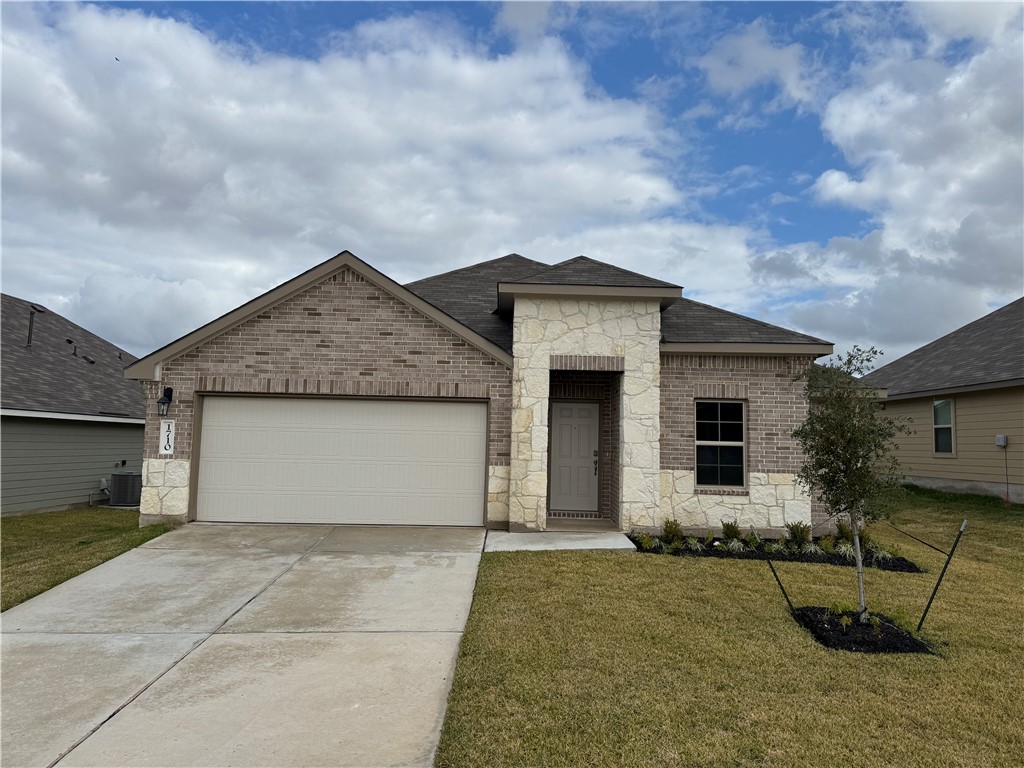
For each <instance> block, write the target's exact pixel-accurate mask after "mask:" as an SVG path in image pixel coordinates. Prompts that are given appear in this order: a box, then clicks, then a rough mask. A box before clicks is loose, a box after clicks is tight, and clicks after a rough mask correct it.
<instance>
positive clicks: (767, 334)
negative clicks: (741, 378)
mask: <svg viewBox="0 0 1024 768" xmlns="http://www.w3.org/2000/svg"><path fill="white" fill-rule="evenodd" d="M661 336H662V339H663V340H664V341H666V342H673V343H711V342H720V343H740V344H742V343H748V344H749V343H761V344H828V343H829V342H827V341H823V340H822V339H817V338H815V337H814V336H807V335H806V334H803V333H797V332H796V331H789V330H786V329H785V328H780V327H779V326H777V325H769V324H768V323H764V322H761V321H760V320H754V319H753V318H751V317H744V316H743V315H737V314H736V313H734V312H728V311H726V310H724V309H718V307H712V306H710V305H708V304H701V303H700V302H699V301H693V300H692V299H680V300H679V301H677V302H676V303H675V304H673V305H672V306H671V307H669V308H668V309H666V310H665V311H664V312H662V314H661Z"/></svg>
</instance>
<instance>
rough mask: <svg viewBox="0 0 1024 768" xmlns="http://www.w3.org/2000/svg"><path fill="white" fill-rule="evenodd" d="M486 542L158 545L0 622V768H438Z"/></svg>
mask: <svg viewBox="0 0 1024 768" xmlns="http://www.w3.org/2000/svg"><path fill="white" fill-rule="evenodd" d="M483 540H484V531H483V529H479V528H385V527H364V526H297V525H215V524H209V523H193V524H190V525H187V526H185V527H184V528H180V529H178V530H176V531H173V532H171V533H168V534H165V535H163V536H161V537H159V538H157V539H154V540H153V541H151V542H149V543H147V544H145V545H143V546H142V547H139V548H137V549H134V550H132V551H131V552H127V553H126V554H124V555H121V556H120V557H117V558H115V559H114V560H111V561H109V562H107V563H104V564H103V565H101V566H99V567H97V568H94V569H93V570H91V571H88V572H87V573H84V574H82V575H81V576H78V577H76V578H74V579H72V580H71V581H68V582H65V583H64V584H61V585H60V586H58V587H55V588H54V589H52V590H50V591H49V592H47V593H45V594H42V595H40V596H39V597H36V598H33V599H32V600H29V601H28V602H26V603H23V604H22V605H19V606H16V607H14V608H12V609H10V610H9V611H7V612H5V613H4V614H3V615H2V618H0V624H2V631H3V635H2V664H3V666H2V683H0V685H2V688H0V695H2V747H3V749H2V753H0V754H2V757H0V760H2V765H3V766H4V768H13V767H14V766H19V767H21V766H50V765H60V766H62V767H63V766H69V767H70V766H105V767H107V768H112V767H114V766H132V767H137V768H142V767H143V766H211V767H212V766H282V767H283V766H364V767H369V766H421V765H423V766H425V765H432V764H433V756H434V751H435V749H436V747H437V740H438V736H439V734H440V728H441V724H442V722H443V719H444V711H445V704H446V699H447V695H448V689H449V686H450V685H451V677H452V670H453V669H454V666H455V657H456V652H457V650H458V645H459V640H460V639H461V637H462V630H463V627H464V625H465V622H466V617H467V616H468V614H469V608H470V604H471V602H472V597H473V587H474V583H475V581H476V572H477V566H478V564H479V561H480V551H481V548H482V546H483Z"/></svg>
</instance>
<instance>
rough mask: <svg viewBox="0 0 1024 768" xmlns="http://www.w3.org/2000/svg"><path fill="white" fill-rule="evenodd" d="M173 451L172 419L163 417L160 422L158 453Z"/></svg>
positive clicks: (167, 453)
mask: <svg viewBox="0 0 1024 768" xmlns="http://www.w3.org/2000/svg"><path fill="white" fill-rule="evenodd" d="M172 453H174V419H163V420H162V421H161V422H160V455H161V456H165V455H169V454H172Z"/></svg>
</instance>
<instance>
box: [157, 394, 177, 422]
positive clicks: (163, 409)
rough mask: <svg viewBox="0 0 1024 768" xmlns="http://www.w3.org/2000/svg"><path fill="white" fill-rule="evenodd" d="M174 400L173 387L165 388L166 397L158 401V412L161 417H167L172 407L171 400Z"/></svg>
mask: <svg viewBox="0 0 1024 768" xmlns="http://www.w3.org/2000/svg"><path fill="white" fill-rule="evenodd" d="M173 399H174V390H173V389H171V387H164V396H163V397H161V398H160V399H159V400H157V401H156V411H157V413H159V414H160V415H161V416H166V415H167V410H168V409H169V408H170V407H171V400H173Z"/></svg>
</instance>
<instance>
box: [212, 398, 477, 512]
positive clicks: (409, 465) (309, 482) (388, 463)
mask: <svg viewBox="0 0 1024 768" xmlns="http://www.w3.org/2000/svg"><path fill="white" fill-rule="evenodd" d="M486 440H487V407H486V405H485V404H483V403H450V402H400V401H395V400H319V399H302V400H300V399H294V398H269V397H208V398H206V399H205V401H204V404H203V429H202V435H201V445H200V458H199V488H198V498H197V501H196V515H197V517H198V519H199V520H206V521H218V522H282V523H363V524H371V525H482V524H483V509H484V481H485V477H486V472H485V466H484V462H485V456H486Z"/></svg>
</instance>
